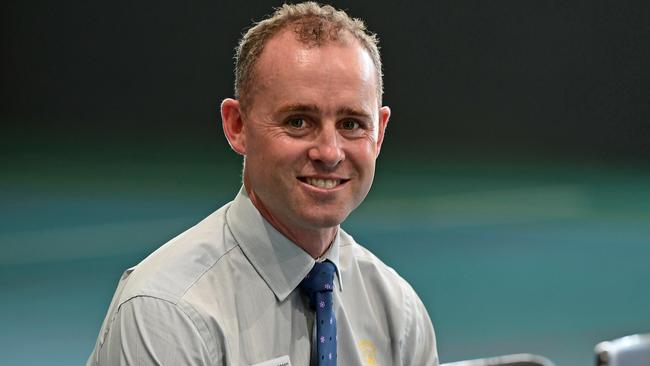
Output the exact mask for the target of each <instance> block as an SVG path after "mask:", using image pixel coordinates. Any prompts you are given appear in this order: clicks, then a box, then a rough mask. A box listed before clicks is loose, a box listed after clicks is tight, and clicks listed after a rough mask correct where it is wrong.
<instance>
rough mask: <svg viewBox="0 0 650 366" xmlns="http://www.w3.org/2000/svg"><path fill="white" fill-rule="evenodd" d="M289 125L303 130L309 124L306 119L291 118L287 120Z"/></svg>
mask: <svg viewBox="0 0 650 366" xmlns="http://www.w3.org/2000/svg"><path fill="white" fill-rule="evenodd" d="M287 124H288V125H289V127H292V128H303V127H305V125H306V124H307V122H305V119H304V118H291V119H289V120H287Z"/></svg>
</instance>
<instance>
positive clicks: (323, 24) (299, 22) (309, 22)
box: [235, 1, 383, 105]
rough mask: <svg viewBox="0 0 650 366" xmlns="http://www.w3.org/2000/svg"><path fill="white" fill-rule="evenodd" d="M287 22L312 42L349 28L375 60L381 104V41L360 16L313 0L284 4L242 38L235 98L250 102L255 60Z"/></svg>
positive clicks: (300, 36) (329, 38) (331, 38)
mask: <svg viewBox="0 0 650 366" xmlns="http://www.w3.org/2000/svg"><path fill="white" fill-rule="evenodd" d="M288 25H295V26H296V27H295V29H294V31H295V33H296V38H297V39H298V40H299V41H300V42H303V43H305V44H308V45H310V46H320V45H322V44H323V43H325V42H329V41H338V40H340V37H341V33H342V32H343V31H347V32H349V33H350V34H352V36H353V37H354V38H355V39H356V40H357V41H359V43H361V45H362V46H363V47H364V48H365V49H366V51H368V54H369V55H370V58H371V59H372V62H373V63H374V64H375V69H376V76H377V100H378V102H379V103H380V105H381V97H382V94H383V80H382V76H383V74H382V69H381V56H380V54H379V47H378V46H377V43H378V42H379V41H378V39H377V36H376V34H374V33H371V32H369V31H368V29H367V28H366V25H365V24H364V22H363V21H362V20H361V19H356V18H350V16H348V14H347V13H346V12H345V11H343V10H336V9H335V8H333V7H332V6H330V5H319V4H317V3H315V2H313V1H308V2H304V3H300V4H291V5H288V4H284V5H282V7H279V8H277V9H276V10H275V12H274V13H273V15H271V16H270V17H268V18H266V19H264V20H262V21H260V22H258V23H255V25H253V26H252V27H251V28H250V29H249V30H248V31H247V32H246V33H245V34H244V35H243V36H242V38H241V40H240V41H239V45H238V46H237V51H236V54H235V98H237V99H239V100H240V102H241V103H242V105H245V104H246V102H247V96H248V95H249V93H250V87H251V85H252V82H253V80H254V79H255V72H254V69H255V64H256V63H257V60H258V59H259V57H260V55H261V54H262V50H263V49H264V46H265V44H266V42H267V41H268V40H269V38H271V37H272V36H273V35H275V34H277V33H279V32H280V31H281V30H283V29H284V28H285V27H287V26H288Z"/></svg>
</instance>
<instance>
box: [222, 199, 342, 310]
mask: <svg viewBox="0 0 650 366" xmlns="http://www.w3.org/2000/svg"><path fill="white" fill-rule="evenodd" d="M226 222H227V224H228V227H229V228H230V230H231V231H232V234H233V236H234V238H235V240H236V241H237V243H238V244H239V246H240V247H241V248H242V251H243V252H244V255H245V256H246V257H247V258H248V260H249V261H250V262H251V264H252V265H253V267H254V268H255V270H256V271H257V272H258V273H259V274H260V276H261V277H262V279H264V281H265V282H266V284H267V285H268V286H269V288H270V289H271V291H273V293H274V294H275V296H276V297H277V298H278V300H279V301H284V299H286V298H287V296H289V294H290V293H291V292H292V291H293V290H294V289H295V288H296V287H297V286H298V285H299V284H300V282H301V281H302V279H303V278H305V276H306V275H307V274H308V273H309V271H310V270H311V269H312V267H313V266H314V263H315V260H314V259H313V258H312V257H311V256H310V255H309V254H308V253H307V252H305V251H304V250H303V249H302V248H300V247H299V246H298V245H296V244H295V243H294V242H292V241H291V240H289V239H288V238H287V237H285V236H284V235H282V233H280V232H279V231H277V230H276V229H275V228H274V227H273V226H272V225H271V224H270V223H269V222H268V221H266V219H264V217H262V215H261V214H260V213H259V211H258V210H257V208H255V206H253V203H252V202H251V200H250V198H249V197H248V194H247V193H246V190H245V189H244V187H242V188H241V189H240V190H239V193H238V194H237V197H235V200H234V201H233V202H232V204H231V205H230V207H229V208H228V211H227V212H226ZM339 232H340V230H337V231H336V236H335V238H334V241H333V242H332V245H331V246H330V248H329V249H328V251H327V252H326V253H325V255H323V259H328V260H330V261H331V262H332V263H334V265H335V266H336V272H337V278H338V282H339V289H340V290H342V289H343V283H342V281H341V276H340V273H339V242H340V233H339Z"/></svg>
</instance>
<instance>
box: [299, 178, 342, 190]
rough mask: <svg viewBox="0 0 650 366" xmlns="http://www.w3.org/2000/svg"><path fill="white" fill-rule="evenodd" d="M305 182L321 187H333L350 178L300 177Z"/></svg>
mask: <svg viewBox="0 0 650 366" xmlns="http://www.w3.org/2000/svg"><path fill="white" fill-rule="evenodd" d="M298 180H300V181H301V182H303V183H306V184H308V185H310V186H312V187H316V188H321V189H332V188H336V187H338V186H340V185H342V184H345V183H346V182H347V181H349V179H336V178H314V177H298Z"/></svg>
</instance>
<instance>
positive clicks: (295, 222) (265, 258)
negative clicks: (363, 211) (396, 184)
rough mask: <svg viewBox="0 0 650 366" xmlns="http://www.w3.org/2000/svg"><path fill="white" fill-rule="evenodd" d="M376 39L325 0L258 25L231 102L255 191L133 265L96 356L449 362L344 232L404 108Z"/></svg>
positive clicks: (207, 361)
mask: <svg viewBox="0 0 650 366" xmlns="http://www.w3.org/2000/svg"><path fill="white" fill-rule="evenodd" d="M376 42H377V41H376V39H375V37H374V36H373V35H370V34H368V33H367V31H366V29H365V26H364V25H363V23H362V22H361V21H358V20H353V19H351V18H349V17H348V16H347V14H345V13H344V12H342V11H336V10H335V9H333V8H332V7H329V6H324V7H321V6H319V5H317V4H315V3H302V4H297V5H284V6H283V7H282V8H280V9H278V10H277V11H276V13H275V14H274V15H273V16H272V17H270V18H269V19H266V20H264V21H262V22H260V23H258V24H256V25H255V26H254V27H252V28H251V29H250V30H249V31H248V32H247V33H246V34H245V35H244V37H243V38H242V40H241V43H240V46H239V49H238V51H237V65H236V82H235V84H236V85H235V91H236V93H235V94H236V96H237V98H238V99H226V100H224V101H223V102H222V104H221V116H222V121H223V130H224V132H225V135H226V137H227V139H228V141H229V143H230V146H231V147H232V149H233V150H235V151H236V152H237V153H239V154H241V155H243V156H244V172H243V178H244V186H243V188H242V190H241V191H240V192H239V194H238V195H237V197H236V198H235V200H234V201H233V202H231V203H229V204H227V205H226V206H224V207H222V208H221V209H219V210H218V211H216V212H215V213H213V214H212V215H210V216H209V217H207V218H206V219H205V220H203V221H202V222H200V223H199V224H197V225H196V226H194V227H193V228H191V229H189V230H188V231H186V232H185V233H183V234H181V235H179V236H178V237H176V238H174V239H173V240H171V241H170V242H169V243H167V244H165V245H164V246H162V247H161V248H160V249H158V250H157V251H156V252H154V253H153V254H152V255H150V256H149V257H148V258H147V259H145V260H144V261H143V262H142V263H140V264H139V265H138V266H137V267H135V268H134V269H131V270H128V271H127V272H126V273H125V274H124V276H123V277H122V279H121V281H120V284H119V285H118V289H117V291H116V294H115V296H114V298H113V301H112V303H111V306H110V308H109V311H108V315H107V317H106V320H105V321H104V324H103V326H102V329H101V331H100V334H99V337H98V340H97V344H96V346H95V350H94V352H93V354H92V355H91V357H90V359H89V360H88V365H136V364H137V365H140V364H142V365H150V364H151V365H154V364H155V365H256V364H259V365H309V364H311V365H316V364H318V365H324V364H328V365H335V364H337V363H338V364H339V365H414V366H415V365H417V366H421V365H436V364H437V363H438V357H437V352H436V345H435V336H434V333H433V328H432V326H431V321H430V319H429V317H428V315H427V312H426V309H425V308H424V306H423V305H422V302H421V301H420V299H419V298H418V297H417V295H416V294H415V292H414V291H413V289H412V288H411V287H410V286H409V285H408V284H407V283H406V282H405V281H404V280H403V279H402V278H401V277H399V276H398V275H397V274H396V273H395V272H394V271H393V270H392V269H391V268H389V267H387V266H386V265H384V264H383V263H382V262H381V261H379V259H377V258H376V257H375V256H373V255H372V254H371V253H369V252H368V251H367V250H366V249H364V248H362V247H361V246H360V245H358V244H357V243H356V242H355V241H354V239H353V238H352V237H351V236H350V235H348V234H347V233H345V232H344V231H343V230H342V229H340V227H339V224H340V223H341V222H342V221H344V220H345V218H346V217H347V216H348V214H350V212H351V211H352V210H354V209H355V208H356V207H357V206H358V205H359V204H360V203H361V201H363V199H364V198H365V196H366V194H367V193H368V191H369V189H370V186H371V184H372V180H373V176H374V170H375V160H376V158H377V156H378V154H379V151H380V149H381V145H382V142H383V139H384V132H385V130H386V124H387V123H388V119H389V116H390V109H389V108H388V107H382V106H381V105H382V104H381V95H382V80H381V76H382V74H381V61H380V58H379V52H378V50H377V45H376Z"/></svg>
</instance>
